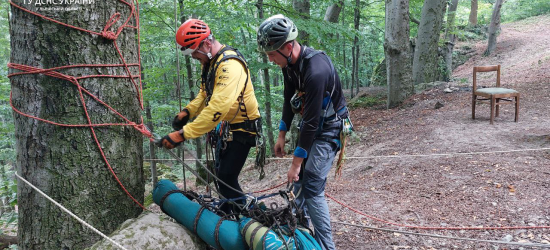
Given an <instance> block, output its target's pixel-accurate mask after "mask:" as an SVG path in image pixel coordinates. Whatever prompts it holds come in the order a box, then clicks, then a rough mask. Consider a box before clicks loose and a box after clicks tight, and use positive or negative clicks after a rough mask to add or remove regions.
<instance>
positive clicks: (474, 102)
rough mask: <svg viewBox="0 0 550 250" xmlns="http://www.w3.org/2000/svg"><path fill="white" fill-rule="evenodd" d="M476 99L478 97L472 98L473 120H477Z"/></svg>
mask: <svg viewBox="0 0 550 250" xmlns="http://www.w3.org/2000/svg"><path fill="white" fill-rule="evenodd" d="M476 99H477V97H476V96H475V95H474V96H473V97H472V119H474V120H475V119H476Z"/></svg>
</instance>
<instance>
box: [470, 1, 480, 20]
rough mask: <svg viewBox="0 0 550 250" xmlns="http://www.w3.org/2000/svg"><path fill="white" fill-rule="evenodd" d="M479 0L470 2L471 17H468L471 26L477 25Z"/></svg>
mask: <svg viewBox="0 0 550 250" xmlns="http://www.w3.org/2000/svg"><path fill="white" fill-rule="evenodd" d="M477 1H478V0H471V3H470V18H469V19H468V24H469V25H470V26H476V25H477Z"/></svg>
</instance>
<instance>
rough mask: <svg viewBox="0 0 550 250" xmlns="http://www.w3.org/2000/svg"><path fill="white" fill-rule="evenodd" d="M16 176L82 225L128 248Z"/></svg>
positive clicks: (118, 245)
mask: <svg viewBox="0 0 550 250" xmlns="http://www.w3.org/2000/svg"><path fill="white" fill-rule="evenodd" d="M15 176H17V178H19V179H20V180H22V181H23V182H24V183H26V184H27V185H29V187H31V188H32V189H34V190H36V192H38V193H39V194H40V195H42V196H44V197H45V198H46V199H48V200H49V201H51V202H52V203H53V204H55V205H56V206H58V207H59V208H60V209H61V210H63V212H65V213H68V214H69V215H70V216H71V217H73V218H75V219H76V220H77V221H78V222H80V223H81V224H82V225H84V226H86V227H88V228H89V229H92V231H94V232H95V233H97V234H99V235H101V237H103V238H104V239H106V240H108V241H110V242H111V243H113V245H115V246H117V247H118V248H120V249H123V250H126V248H124V247H123V246H122V245H120V244H118V243H117V242H116V241H114V240H113V239H111V238H109V236H107V235H105V234H103V233H102V232H101V231H99V230H97V229H96V228H95V227H93V226H92V225H90V224H88V223H86V222H85V221H84V220H82V219H80V218H79V217H78V216H76V215H75V214H73V213H72V212H71V211H69V209H67V208H65V207H64V206H63V205H61V204H59V203H58V202H57V201H55V200H54V199H52V198H51V197H50V196H48V195H47V194H45V193H44V192H42V191H41V190H40V189H38V188H37V187H35V186H34V185H33V184H31V183H30V182H29V181H27V180H25V178H23V177H21V176H19V175H18V174H17V173H15Z"/></svg>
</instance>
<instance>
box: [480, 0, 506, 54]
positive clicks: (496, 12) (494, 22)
mask: <svg viewBox="0 0 550 250" xmlns="http://www.w3.org/2000/svg"><path fill="white" fill-rule="evenodd" d="M502 3H504V0H496V2H495V7H494V8H493V15H492V16H491V24H490V25H489V34H488V37H489V39H488V40H489V41H488V43H487V50H485V53H483V55H485V56H488V55H490V54H491V53H493V51H494V50H495V48H496V47H497V35H498V34H497V33H498V30H499V29H500V9H501V8H502Z"/></svg>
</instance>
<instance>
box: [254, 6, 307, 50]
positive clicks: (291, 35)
mask: <svg viewBox="0 0 550 250" xmlns="http://www.w3.org/2000/svg"><path fill="white" fill-rule="evenodd" d="M296 37H298V29H297V28H296V25H294V23H293V22H292V20H290V18H288V17H285V16H283V15H281V14H278V15H274V16H272V17H270V18H268V19H266V20H265V21H264V22H263V23H262V24H260V27H259V28H258V50H259V51H260V52H264V53H265V52H270V51H274V50H278V49H279V48H281V46H283V44H285V43H286V42H288V41H292V40H294V39H296Z"/></svg>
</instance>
